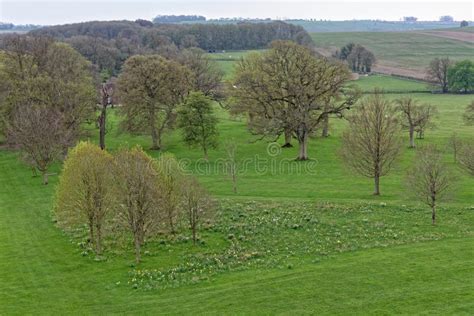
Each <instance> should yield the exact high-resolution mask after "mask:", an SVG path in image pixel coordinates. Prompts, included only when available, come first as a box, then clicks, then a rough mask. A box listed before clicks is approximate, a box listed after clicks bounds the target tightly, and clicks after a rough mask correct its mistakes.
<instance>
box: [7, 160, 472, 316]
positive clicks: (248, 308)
mask: <svg viewBox="0 0 474 316" xmlns="http://www.w3.org/2000/svg"><path fill="white" fill-rule="evenodd" d="M0 161H1V164H0V171H1V172H2V177H1V179H0V181H1V183H0V184H1V190H0V199H1V201H2V204H0V216H1V219H2V220H1V221H0V240H1V242H0V280H1V281H2V287H1V288H0V314H2V315H4V314H18V315H20V314H70V313H74V314H105V313H107V314H110V313H120V314H122V313H127V314H130V313H133V314H143V313H146V314H156V313H166V314H196V313H199V314H201V313H206V314H208V313H212V314H222V313H225V314H229V313H232V314H234V313H244V314H262V313H265V314H268V313H271V314H273V313H292V314H294V313H324V314H329V313H331V314H348V313H350V314H360V315H365V314H367V313H371V314H380V313H382V314H395V313H396V314H399V313H404V314H413V313H428V314H444V315H445V314H466V315H467V314H469V313H470V312H472V309H473V308H474V306H473V303H472V299H471V298H472V294H473V290H474V288H473V282H472V274H473V273H474V269H473V264H474V260H473V258H474V253H473V247H472V245H473V242H474V237H473V230H472V229H473V226H472V223H473V220H474V213H473V210H472V209H470V208H452V207H447V208H442V209H441V210H440V219H439V224H438V225H437V226H435V227H433V226H431V225H430V220H429V212H427V211H426V210H423V209H417V208H400V207H391V206H387V207H383V206H378V205H370V204H361V205H359V206H348V207H344V206H338V205H332V204H324V205H319V206H318V205H314V204H313V203H303V202H298V203H283V204H278V205H277V204H272V203H270V204H266V203H267V202H261V203H258V202H244V203H235V202H234V203H232V202H231V201H227V202H225V201H224V204H223V205H224V206H225V207H223V209H222V212H223V214H222V218H224V219H223V220H221V222H222V223H221V222H220V224H219V226H218V227H219V229H216V230H215V231H206V232H204V234H203V236H204V240H205V241H207V242H209V243H208V244H205V245H200V246H197V247H191V246H189V244H184V245H183V244H182V243H179V242H175V243H171V242H170V243H169V244H166V245H161V244H160V245H159V246H157V245H156V244H155V243H151V244H148V245H147V247H146V249H147V250H149V251H150V255H148V256H145V257H144V262H143V265H142V266H141V267H140V269H150V268H157V269H160V268H162V267H167V266H173V265H176V264H179V263H181V262H183V261H186V260H188V259H189V257H188V256H189V252H194V253H203V254H206V253H209V252H211V253H213V252H216V251H220V248H221V247H222V244H227V243H229V241H228V235H227V234H226V233H227V231H233V232H234V233H235V234H236V235H240V234H244V235H245V239H243V241H241V242H240V243H241V247H242V248H243V249H245V250H247V249H255V250H257V251H263V250H265V252H264V255H263V256H261V257H259V258H260V261H259V262H256V263H254V264H253V265H250V266H249V267H245V266H244V267H241V268H240V269H239V266H237V267H236V268H235V270H224V271H220V272H219V273H217V274H216V275H213V276H212V277H211V278H210V279H209V280H207V281H206V280H203V281H202V282H198V283H197V284H182V285H180V286H176V287H172V288H167V289H160V288H157V289H151V290H146V288H145V287H139V288H138V289H133V288H132V286H131V285H130V284H128V282H129V281H130V280H131V279H130V276H129V272H130V271H135V269H134V268H132V267H131V265H130V263H131V262H132V256H131V251H130V252H129V254H128V255H127V254H113V253H109V254H108V259H107V260H106V261H101V262H96V261H94V260H93V257H92V256H81V249H80V248H79V247H78V246H77V245H76V240H74V239H71V238H69V237H67V236H65V235H64V234H63V233H61V232H60V230H59V229H57V228H56V227H55V226H54V224H53V223H52V222H51V217H50V207H51V194H52V192H53V187H54V185H55V184H56V180H57V178H54V177H53V178H52V183H51V185H50V186H47V187H45V186H42V185H40V184H39V179H35V178H31V176H30V174H29V172H28V170H26V169H25V168H23V167H22V166H21V165H20V164H19V163H18V162H17V160H16V158H15V155H13V154H11V153H5V152H2V154H1V160H0ZM308 217H309V218H310V220H308ZM275 219H277V222H275ZM298 221H299V222H298ZM296 222H298V223H300V225H301V227H298V228H296V229H295V228H294V226H290V227H289V226H288V225H287V224H289V223H292V224H293V225H294V223H296ZM275 233H276V235H275V237H274V238H272V234H275ZM239 240H240V239H239ZM267 250H268V251H269V252H270V253H269V254H266V251H267Z"/></svg>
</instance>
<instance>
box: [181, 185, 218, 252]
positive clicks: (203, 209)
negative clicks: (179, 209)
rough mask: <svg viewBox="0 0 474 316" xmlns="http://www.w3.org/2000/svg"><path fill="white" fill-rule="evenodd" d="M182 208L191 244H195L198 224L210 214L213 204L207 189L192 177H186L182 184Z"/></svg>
mask: <svg viewBox="0 0 474 316" xmlns="http://www.w3.org/2000/svg"><path fill="white" fill-rule="evenodd" d="M183 208H184V210H185V211H186V213H187V216H188V221H189V228H190V229H191V233H192V236H193V244H196V241H197V233H198V229H199V225H200V224H201V223H202V221H203V220H204V219H205V218H210V217H211V216H212V211H213V205H212V200H211V199H210V197H209V195H208V193H207V191H206V190H205V189H204V188H203V187H202V186H201V185H200V184H199V182H198V181H197V180H196V178H194V177H188V178H187V179H186V182H185V184H184V186H183Z"/></svg>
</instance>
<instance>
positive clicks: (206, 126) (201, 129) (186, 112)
mask: <svg viewBox="0 0 474 316" xmlns="http://www.w3.org/2000/svg"><path fill="white" fill-rule="evenodd" d="M178 127H179V128H181V131H182V134H183V140H184V142H185V143H186V144H188V145H189V146H197V147H200V148H201V149H202V151H203V153H204V159H206V160H208V150H209V149H211V148H216V147H217V136H218V132H217V118H216V116H215V115H214V112H213V109H212V101H211V99H209V98H208V97H206V96H205V95H204V94H203V93H202V92H192V93H191V94H190V95H189V96H188V97H187V98H186V99H185V100H184V103H183V104H182V105H181V107H180V109H179V110H178Z"/></svg>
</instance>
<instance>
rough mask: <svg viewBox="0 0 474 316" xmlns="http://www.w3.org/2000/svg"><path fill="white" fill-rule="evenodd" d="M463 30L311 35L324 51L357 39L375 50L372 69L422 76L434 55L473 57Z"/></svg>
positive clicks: (455, 58)
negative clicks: (374, 63) (374, 62)
mask: <svg viewBox="0 0 474 316" xmlns="http://www.w3.org/2000/svg"><path fill="white" fill-rule="evenodd" d="M463 32H464V30H463ZM463 32H456V30H453V31H451V30H449V31H439V30H438V31H415V32H341V33H324V32H321V33H312V34H311V35H312V38H313V41H314V42H315V45H316V48H317V50H318V51H319V52H320V53H322V54H324V55H331V53H332V52H334V51H335V50H337V49H340V47H342V46H343V45H345V44H347V43H349V42H353V43H359V44H361V45H364V46H365V47H367V48H368V49H369V50H371V51H372V52H373V53H374V54H375V57H376V58H377V63H376V67H374V71H377V72H380V73H384V74H394V75H400V76H407V77H412V78H417V79H424V78H425V70H426V67H427V66H428V64H429V62H430V61H431V60H432V59H433V58H435V57H446V56H448V57H449V58H451V59H452V60H455V61H456V60H463V59H469V60H472V61H474V45H473V42H472V41H469V35H471V34H472V33H466V34H465V35H468V36H467V37H466V36H463V35H462V34H464V33H463ZM456 35H457V37H456Z"/></svg>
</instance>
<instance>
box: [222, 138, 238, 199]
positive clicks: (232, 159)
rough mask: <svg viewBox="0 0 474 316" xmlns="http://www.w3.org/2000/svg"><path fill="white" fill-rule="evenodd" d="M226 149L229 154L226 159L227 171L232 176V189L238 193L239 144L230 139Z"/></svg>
mask: <svg viewBox="0 0 474 316" xmlns="http://www.w3.org/2000/svg"><path fill="white" fill-rule="evenodd" d="M225 151H226V154H227V159H226V161H225V168H226V173H227V175H228V176H230V178H231V180H232V191H233V192H234V194H236V193H237V172H238V162H237V145H236V144H235V142H234V141H230V142H228V143H226V145H225Z"/></svg>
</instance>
